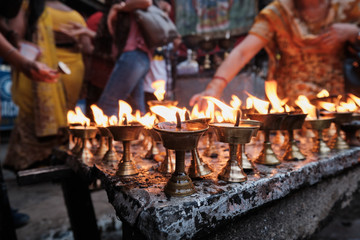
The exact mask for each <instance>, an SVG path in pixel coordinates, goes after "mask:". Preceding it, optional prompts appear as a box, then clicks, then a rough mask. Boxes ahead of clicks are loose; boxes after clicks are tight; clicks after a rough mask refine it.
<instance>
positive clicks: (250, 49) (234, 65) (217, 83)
mask: <svg viewBox="0 0 360 240" xmlns="http://www.w3.org/2000/svg"><path fill="white" fill-rule="evenodd" d="M266 44H267V42H266V41H265V40H264V39H262V38H260V37H258V36H256V35H253V34H249V35H248V36H246V37H245V39H244V40H243V41H242V42H241V43H240V44H239V45H237V46H236V47H235V48H234V49H233V50H232V51H231V53H230V54H229V56H228V57H227V58H226V59H225V61H224V62H223V63H222V64H221V65H220V66H219V68H218V69H217V71H216V73H215V75H214V77H213V79H212V80H211V82H210V83H209V84H208V85H207V87H206V89H205V91H203V92H201V93H199V94H196V95H194V96H193V97H192V98H191V100H190V106H193V105H194V104H195V103H197V102H199V101H200V100H201V97H203V96H212V97H216V98H220V97H221V95H222V92H223V90H224V88H225V87H226V85H227V84H228V83H229V82H230V81H231V80H232V79H233V78H234V77H235V76H236V74H237V73H238V72H239V71H240V70H241V69H242V68H243V67H244V66H245V65H246V64H247V63H248V62H249V61H250V60H251V59H252V58H253V57H254V56H255V55H256V54H257V53H258V52H259V51H260V50H261V49H262V48H263V47H265V45H266ZM200 105H202V106H200V108H203V104H202V103H201V102H200Z"/></svg>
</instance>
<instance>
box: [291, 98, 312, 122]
mask: <svg viewBox="0 0 360 240" xmlns="http://www.w3.org/2000/svg"><path fill="white" fill-rule="evenodd" d="M295 104H296V105H298V106H299V107H300V108H301V110H302V111H303V113H306V114H307V117H306V118H307V119H316V107H315V106H314V105H312V104H311V103H310V101H309V99H308V98H307V97H306V96H304V95H300V96H299V97H298V98H297V99H296V100H295Z"/></svg>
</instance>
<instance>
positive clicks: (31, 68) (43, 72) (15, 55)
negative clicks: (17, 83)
mask: <svg viewBox="0 0 360 240" xmlns="http://www.w3.org/2000/svg"><path fill="white" fill-rule="evenodd" d="M0 56H1V57H2V58H3V59H4V60H5V61H6V62H8V63H10V64H11V65H12V66H14V67H15V68H17V69H19V70H20V71H21V72H23V73H24V74H25V75H26V76H28V77H29V78H31V79H33V80H36V81H44V82H56V80H57V77H58V75H59V74H58V72H57V71H56V70H53V69H51V68H49V67H48V66H46V65H45V64H43V63H40V62H36V61H30V60H28V59H27V58H25V57H24V56H22V55H21V54H20V52H19V51H18V49H16V48H15V47H13V46H12V45H11V44H10V43H9V42H8V41H7V40H6V39H5V37H4V36H3V35H2V34H0Z"/></svg>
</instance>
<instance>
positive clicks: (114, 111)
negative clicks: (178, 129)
mask: <svg viewBox="0 0 360 240" xmlns="http://www.w3.org/2000/svg"><path fill="white" fill-rule="evenodd" d="M151 4H152V1H151V0H127V1H122V2H120V3H117V4H114V5H113V6H112V7H111V9H110V12H109V16H108V21H107V23H108V28H109V31H110V34H112V36H113V37H114V40H115V44H116V46H117V49H118V53H119V57H118V59H117V61H116V64H115V67H114V69H113V71H112V73H111V76H110V78H109V80H108V82H107V84H106V86H105V89H104V91H103V93H102V94H101V97H100V99H99V101H98V106H99V107H100V108H101V109H103V111H104V113H105V114H106V115H109V116H111V115H116V116H117V115H118V108H119V106H118V100H119V99H122V100H128V99H129V98H130V100H131V102H133V105H132V107H133V110H137V109H138V110H140V111H141V112H143V113H145V99H144V86H143V85H144V78H145V75H146V74H147V72H148V71H149V67H150V59H151V52H150V50H149V48H148V47H147V46H146V44H145V41H144V38H143V36H142V34H141V32H140V29H139V26H138V24H137V22H136V20H135V16H134V14H133V11H134V10H135V9H146V8H147V7H149V6H150V5H151Z"/></svg>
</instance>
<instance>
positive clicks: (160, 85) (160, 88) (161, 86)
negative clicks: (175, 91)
mask: <svg viewBox="0 0 360 240" xmlns="http://www.w3.org/2000/svg"><path fill="white" fill-rule="evenodd" d="M151 87H152V88H153V89H155V92H154V95H155V97H156V98H157V100H158V101H162V100H164V96H165V93H166V91H165V80H157V81H155V82H153V83H152V84H151Z"/></svg>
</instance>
